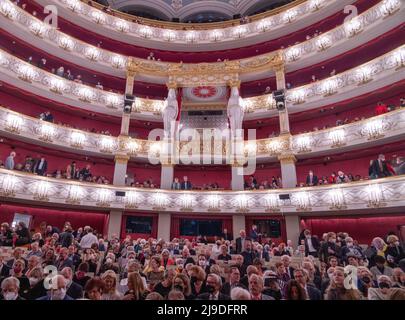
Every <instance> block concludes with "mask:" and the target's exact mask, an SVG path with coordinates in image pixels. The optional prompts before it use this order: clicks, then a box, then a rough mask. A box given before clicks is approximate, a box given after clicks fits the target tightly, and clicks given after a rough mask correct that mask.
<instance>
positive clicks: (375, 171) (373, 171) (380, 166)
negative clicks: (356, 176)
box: [369, 154, 392, 179]
mask: <svg viewBox="0 0 405 320" xmlns="http://www.w3.org/2000/svg"><path fill="white" fill-rule="evenodd" d="M369 175H370V178H371V179H377V178H384V177H389V176H391V175H392V174H391V172H390V171H389V169H388V167H387V162H386V161H385V156H384V155H383V154H380V155H378V159H376V160H373V162H372V163H371V165H370V168H369Z"/></svg>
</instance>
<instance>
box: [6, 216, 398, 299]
mask: <svg viewBox="0 0 405 320" xmlns="http://www.w3.org/2000/svg"><path fill="white" fill-rule="evenodd" d="M256 232H257V227H256V226H253V227H252V230H251V233H250V235H251V236H252V237H248V236H247V234H246V232H245V231H244V230H241V231H240V236H239V237H237V238H236V239H235V240H225V238H224V237H217V238H216V239H215V241H214V243H208V244H206V243H200V242H197V239H191V240H189V239H186V238H174V239H172V240H171V241H164V240H162V239H155V238H149V239H143V238H138V239H132V238H131V237H130V236H127V237H125V238H124V239H121V240H120V239H119V238H118V237H117V236H115V235H113V236H111V238H110V239H108V240H107V239H106V238H105V237H103V236H102V235H101V234H98V233H97V231H95V230H93V229H92V228H91V227H89V226H86V227H84V228H78V229H76V230H74V229H73V228H72V225H71V224H70V223H69V222H66V223H65V225H64V227H63V228H62V230H59V229H58V228H56V227H54V226H52V225H48V224H46V223H42V224H41V225H40V227H39V230H37V231H35V232H33V233H27V227H26V226H25V225H24V223H19V224H17V225H16V226H15V227H10V226H9V224H8V223H3V224H1V233H0V245H1V248H0V249H1V255H0V275H1V280H0V281H1V299H5V300H15V299H18V300H21V299H29V300H34V299H39V300H77V299H90V300H230V299H232V300H322V299H326V300H360V299H363V300H367V299H368V300H398V299H400V300H403V299H405V296H404V295H405V292H404V290H405V289H404V288H405V273H404V268H405V254H404V249H403V246H402V245H401V244H400V242H399V239H398V237H397V236H396V235H395V234H394V233H390V234H388V235H387V236H386V237H385V238H384V239H382V238H379V237H377V238H374V239H373V240H372V242H371V243H370V244H369V245H368V246H367V247H364V246H361V245H360V244H359V243H358V242H357V241H356V240H355V239H354V238H353V237H351V236H350V235H348V234H347V233H343V232H341V233H338V234H336V233H334V232H329V233H325V234H324V235H323V236H322V237H321V238H320V239H318V238H317V236H315V235H312V234H311V232H310V231H309V230H303V232H302V233H301V235H300V239H299V243H298V244H297V246H294V245H293V242H292V241H288V242H287V244H285V243H282V242H280V241H278V242H272V241H271V239H264V238H260V239H256V238H255V233H256ZM255 239H256V240H255ZM348 277H350V279H352V281H351V282H350V283H351V285H350V286H348V285H347V282H348Z"/></svg>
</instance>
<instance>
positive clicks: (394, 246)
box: [384, 235, 405, 268]
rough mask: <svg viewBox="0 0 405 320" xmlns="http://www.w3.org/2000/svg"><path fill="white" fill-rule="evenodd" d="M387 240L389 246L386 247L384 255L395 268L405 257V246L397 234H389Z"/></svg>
mask: <svg viewBox="0 0 405 320" xmlns="http://www.w3.org/2000/svg"><path fill="white" fill-rule="evenodd" d="M387 242H388V247H387V248H386V249H385V251H384V255H385V258H386V259H387V262H388V264H389V265H390V267H394V268H395V267H397V266H399V264H400V261H401V260H404V259H405V252H404V248H402V246H401V244H400V243H399V239H398V237H397V236H396V235H390V236H388V237H387Z"/></svg>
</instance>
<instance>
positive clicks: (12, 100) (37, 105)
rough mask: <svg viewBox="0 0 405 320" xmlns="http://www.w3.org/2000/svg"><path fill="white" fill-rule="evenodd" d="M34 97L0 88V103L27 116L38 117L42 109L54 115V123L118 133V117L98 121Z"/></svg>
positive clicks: (84, 113) (84, 114) (87, 115)
mask: <svg viewBox="0 0 405 320" xmlns="http://www.w3.org/2000/svg"><path fill="white" fill-rule="evenodd" d="M38 100H39V99H37V98H36V97H32V96H31V95H29V94H28V95H27V96H26V94H25V93H24V95H21V92H20V93H16V95H14V94H10V93H9V91H8V90H7V91H6V90H3V89H2V88H0V104H1V106H3V107H6V108H9V109H10V110H13V111H16V112H19V113H22V114H24V115H27V116H31V117H34V118H38V117H39V115H40V114H41V113H42V112H44V111H48V110H49V111H51V113H52V115H53V116H54V123H55V124H58V123H61V124H67V125H69V126H71V127H72V128H77V129H82V130H84V129H88V130H91V129H95V130H96V131H98V132H101V131H105V130H108V131H110V133H111V134H112V135H114V136H118V135H119V133H120V123H119V119H118V118H117V119H115V121H111V119H110V121H108V122H107V121H98V120H95V119H94V117H91V116H89V112H88V111H81V112H74V111H73V110H72V109H71V108H66V109H65V110H64V111H61V109H62V110H63V108H55V106H52V107H51V108H50V107H49V101H43V102H42V103H41V101H38Z"/></svg>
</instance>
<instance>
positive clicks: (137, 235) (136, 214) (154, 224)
mask: <svg viewBox="0 0 405 320" xmlns="http://www.w3.org/2000/svg"><path fill="white" fill-rule="evenodd" d="M129 216H132V217H152V233H151V234H146V233H126V230H125V226H126V223H127V217H129ZM158 219H159V216H158V214H157V213H139V212H126V213H125V215H123V216H122V223H121V238H122V239H124V238H125V237H126V236H131V238H132V239H138V238H142V239H148V238H151V237H152V238H157V232H158Z"/></svg>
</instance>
